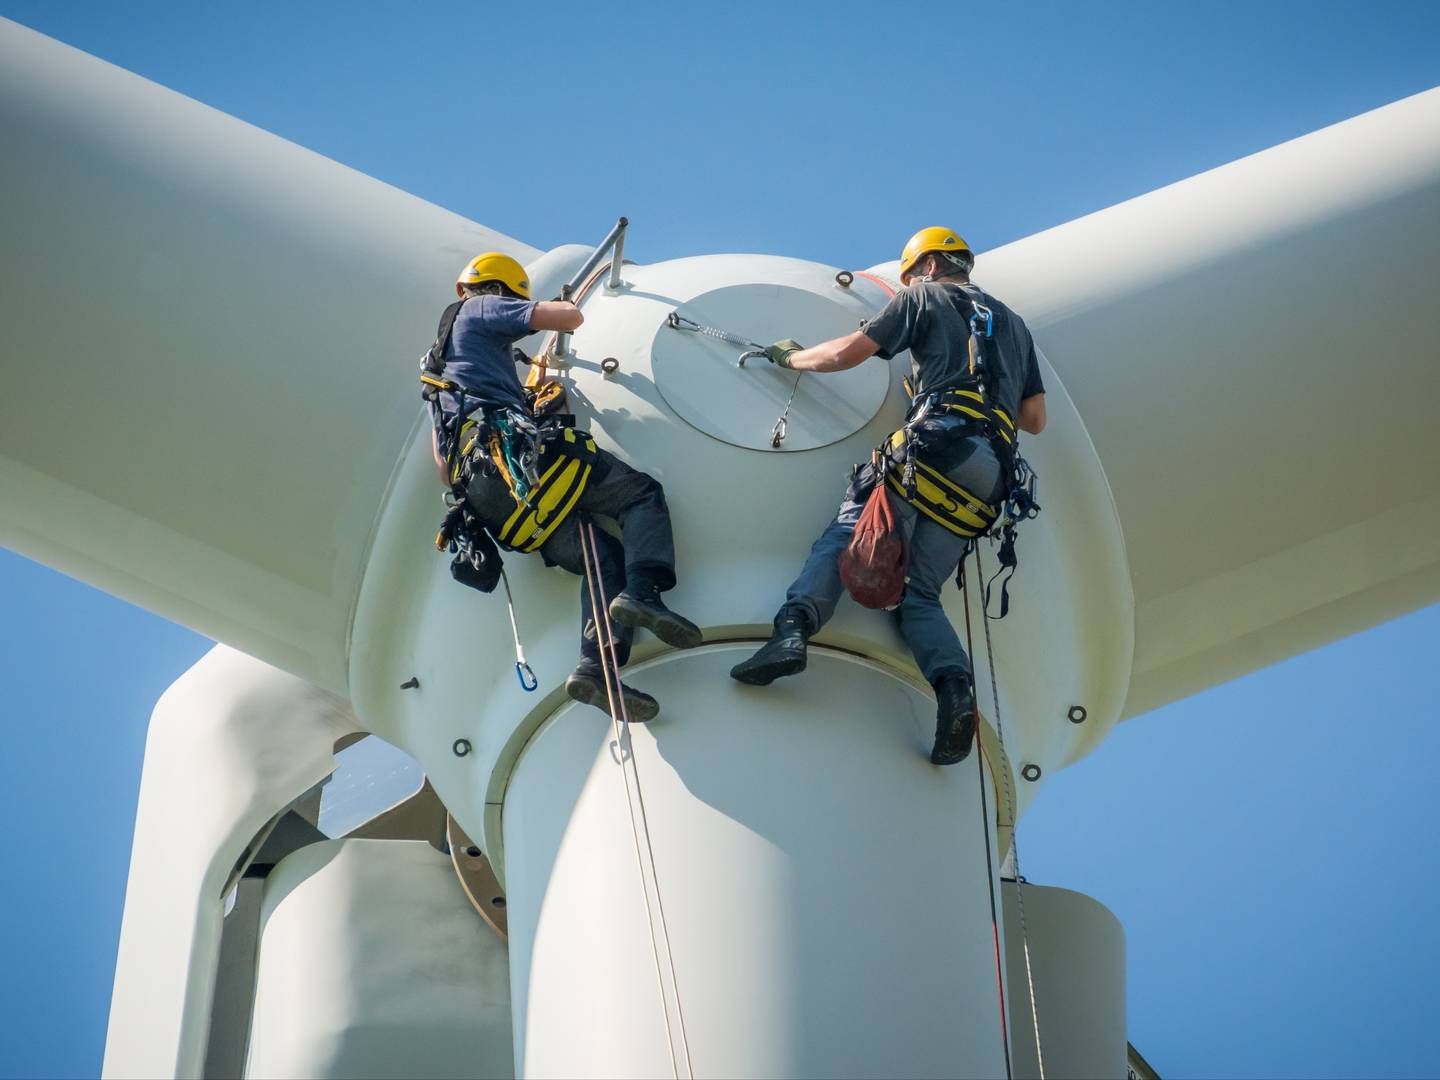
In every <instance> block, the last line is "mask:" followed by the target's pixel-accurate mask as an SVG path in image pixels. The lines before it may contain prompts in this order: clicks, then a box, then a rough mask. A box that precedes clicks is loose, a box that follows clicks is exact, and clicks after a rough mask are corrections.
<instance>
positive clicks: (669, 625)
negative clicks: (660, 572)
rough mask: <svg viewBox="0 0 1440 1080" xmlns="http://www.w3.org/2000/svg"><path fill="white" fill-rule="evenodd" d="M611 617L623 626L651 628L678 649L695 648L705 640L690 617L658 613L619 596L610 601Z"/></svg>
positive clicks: (655, 633)
mask: <svg viewBox="0 0 1440 1080" xmlns="http://www.w3.org/2000/svg"><path fill="white" fill-rule="evenodd" d="M610 618H612V619H614V620H615V621H616V622H617V623H619V624H620V625H621V626H628V627H631V628H632V629H635V630H649V631H650V633H652V634H654V635H655V636H656V637H657V638H659V639H660V640H661V641H663V642H665V644H666V645H672V646H674V647H675V648H677V649H693V648H695V646H697V645H699V644H700V643H701V642H702V641H703V640H704V637H703V635H702V634H701V633H700V628H699V627H698V626H696V625H695V624H694V623H692V622H691V621H690V620H689V619H687V618H684V617H683V616H681V615H676V614H675V613H674V612H673V611H670V612H666V613H663V614H658V615H657V614H655V613H654V612H653V611H651V610H650V609H649V608H644V607H641V606H640V605H639V604H630V603H627V602H626V601H625V599H624V598H623V597H619V596H617V597H616V598H615V599H614V600H611V601H610Z"/></svg>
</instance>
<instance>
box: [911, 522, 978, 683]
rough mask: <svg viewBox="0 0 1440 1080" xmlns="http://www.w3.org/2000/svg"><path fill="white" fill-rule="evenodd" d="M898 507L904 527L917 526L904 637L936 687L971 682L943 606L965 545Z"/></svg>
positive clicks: (966, 661) (913, 535)
mask: <svg viewBox="0 0 1440 1080" xmlns="http://www.w3.org/2000/svg"><path fill="white" fill-rule="evenodd" d="M895 501H896V503H897V504H899V505H898V506H897V512H898V514H899V515H900V519H901V521H902V522H903V523H905V524H907V525H908V524H909V523H910V522H914V526H913V532H911V533H910V540H909V554H910V559H909V565H908V566H907V568H906V574H905V596H904V598H903V599H902V600H901V601H900V607H899V609H898V610H897V612H896V614H897V615H898V618H899V623H900V633H901V635H902V636H903V637H904V638H905V643H906V644H907V645H909V646H910V651H911V652H912V653H914V655H915V663H916V664H917V665H918V666H919V668H920V672H921V674H922V675H924V676H925V678H926V680H927V681H929V682H930V683H931V684H932V685H933V684H934V683H935V682H936V681H937V680H938V679H941V678H943V677H944V676H946V675H964V676H967V677H968V676H969V674H970V658H969V657H968V656H966V655H965V650H964V648H963V647H962V646H961V644H960V635H959V634H957V633H956V632H955V627H954V626H953V625H952V624H951V622H950V617H949V616H948V615H946V614H945V609H944V608H943V607H941V606H940V593H941V591H942V590H943V589H944V588H945V584H946V582H948V581H950V579H951V578H953V577H954V576H955V571H956V570H957V569H958V567H959V565H960V556H961V555H962V554H963V553H964V551H965V543H966V542H965V539H964V538H963V537H959V536H956V535H955V534H954V533H952V532H951V531H950V530H949V529H947V528H945V527H944V526H943V525H939V524H937V523H935V522H933V521H931V520H930V519H929V518H921V517H919V515H918V514H917V513H916V511H915V509H914V507H912V506H911V505H910V504H909V503H906V502H903V501H902V500H899V499H897V500H895ZM917 519H918V520H917ZM907 531H909V530H908V529H907Z"/></svg>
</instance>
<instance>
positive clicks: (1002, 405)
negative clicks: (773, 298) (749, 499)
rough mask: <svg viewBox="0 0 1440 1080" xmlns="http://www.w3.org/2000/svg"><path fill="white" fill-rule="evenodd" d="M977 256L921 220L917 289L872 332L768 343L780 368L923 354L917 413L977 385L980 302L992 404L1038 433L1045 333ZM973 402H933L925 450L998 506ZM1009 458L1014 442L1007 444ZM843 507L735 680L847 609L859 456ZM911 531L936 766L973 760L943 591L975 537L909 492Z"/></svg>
mask: <svg viewBox="0 0 1440 1080" xmlns="http://www.w3.org/2000/svg"><path fill="white" fill-rule="evenodd" d="M973 262H974V256H973V255H972V254H971V251H970V248H969V247H968V245H966V243H965V241H964V240H962V239H960V237H959V236H958V235H957V234H956V233H954V232H953V231H951V230H949V229H944V228H939V227H932V228H928V229H922V230H920V231H919V232H918V233H916V234H915V235H914V236H913V237H911V239H910V242H909V243H908V244H906V245H905V250H904V252H903V253H902V254H901V256H900V280H901V282H902V283H904V285H905V288H903V289H902V290H901V291H900V292H898V293H897V294H896V295H895V296H894V298H892V299H891V301H890V303H888V304H887V305H886V306H885V308H884V309H883V310H882V311H881V312H880V313H879V314H878V315H876V316H875V318H873V319H871V320H870V321H869V322H868V323H867V324H865V326H864V327H863V328H862V329H861V330H857V331H856V332H855V333H853V334H849V335H847V336H846V337H842V338H836V339H834V340H833V341H827V342H825V343H824V344H821V345H816V346H814V347H813V348H808V349H807V348H803V347H802V346H801V345H800V344H799V342H796V341H789V340H787V341H782V342H778V343H777V344H775V345H772V346H770V348H768V349H766V350H765V354H766V356H767V357H768V358H769V359H770V360H771V361H772V362H773V363H776V364H778V365H780V366H781V367H787V368H790V369H792V370H794V371H813V372H829V371H845V370H846V369H848V368H852V367H855V366H856V365H858V364H860V363H862V362H864V361H865V360H867V359H869V358H870V357H872V356H880V357H882V358H883V359H886V360H888V359H890V358H891V357H893V356H895V355H896V354H898V353H901V352H904V351H905V350H906V349H909V350H910V360H911V378H910V381H911V391H912V394H913V398H914V400H913V402H912V414H911V415H912V417H913V416H915V415H916V413H915V411H914V410H915V409H916V408H917V407H921V408H923V407H924V405H925V403H926V402H927V401H929V402H930V403H931V404H934V403H935V402H938V401H941V400H943V399H944V396H945V393H946V392H947V391H952V392H953V391H962V392H963V391H974V390H975V389H976V382H977V376H976V375H975V374H974V371H973V369H972V367H971V358H970V355H969V350H968V346H969V342H970V336H971V326H970V320H971V318H972V317H974V316H975V314H976V312H977V310H978V309H977V307H976V305H977V304H978V305H980V308H981V309H985V310H988V312H989V325H988V330H989V337H988V339H987V344H986V347H985V358H986V359H985V383H984V396H985V399H986V401H987V402H988V403H989V404H990V405H991V406H993V407H994V410H995V412H997V413H999V414H1000V415H1001V418H1002V419H1001V420H1000V421H999V422H1001V423H1004V424H1006V425H1008V427H1009V436H1010V437H1011V438H1012V439H1013V438H1015V437H1016V431H1015V429H1016V428H1018V429H1019V430H1020V431H1026V432H1029V433H1030V434H1032V435H1038V434H1039V433H1040V431H1041V430H1043V429H1044V427H1045V386H1044V384H1043V383H1042V382H1041V380H1040V369H1039V363H1038V361H1037V358H1036V355H1035V343H1034V342H1033V341H1032V340H1031V337H1030V331H1029V330H1028V329H1027V328H1026V326H1025V323H1024V322H1023V321H1022V320H1021V318H1020V316H1018V315H1016V314H1015V313H1014V312H1013V311H1011V310H1010V309H1009V308H1007V307H1006V306H1005V305H1004V304H1002V303H1000V301H998V300H996V299H995V298H994V297H993V296H990V295H989V294H988V293H985V292H983V291H982V290H981V289H979V288H977V287H976V286H975V285H972V284H971V283H970V268H971V266H972V265H973ZM967 411H969V410H963V409H957V410H947V409H933V410H932V411H931V412H930V413H927V414H926V415H925V418H924V419H922V420H920V421H919V422H918V423H917V424H916V425H915V427H914V429H913V431H912V437H915V438H917V439H918V440H919V446H920V450H919V451H918V453H919V454H920V455H922V460H923V461H924V462H925V464H926V465H928V466H929V467H930V468H932V469H934V470H936V471H938V472H939V473H941V474H943V475H944V476H945V477H947V478H948V479H949V480H951V481H953V482H954V483H955V484H957V485H959V486H961V487H962V488H964V489H965V490H966V491H968V492H973V493H974V494H975V495H976V496H977V497H978V498H980V499H982V500H986V501H987V502H990V503H998V502H1000V501H1002V500H1003V499H1004V498H1005V496H1006V494H1007V492H1008V488H1009V484H1010V480H1011V477H1010V476H1008V475H1006V470H1005V468H1004V466H1003V465H1002V462H1001V456H1002V455H1001V454H997V452H996V448H997V445H999V446H1001V447H1002V448H1003V445H1004V444H1003V442H1002V443H998V444H997V442H996V441H995V439H996V433H995V432H994V431H993V430H990V428H993V426H994V424H993V423H991V424H989V426H988V427H987V421H985V420H983V419H977V417H978V416H979V414H978V413H975V414H973V415H966V412H967ZM1002 454H1003V449H1002ZM852 476H853V479H852V481H851V484H850V487H849V489H848V490H847V491H846V493H845V498H844V501H843V502H842V503H841V505H840V512H839V513H838V514H837V515H836V517H835V519H834V520H833V521H832V522H831V523H830V525H829V526H828V527H827V528H826V529H825V531H824V532H823V533H821V535H820V538H819V539H818V540H816V541H815V545H814V547H812V548H811V551H810V557H809V559H807V560H806V562H805V566H804V568H803V569H802V570H801V571H800V575H799V576H798V577H797V578H796V579H795V581H794V583H793V584H791V586H790V589H789V591H788V593H787V594H786V597H785V603H784V604H783V605H782V606H781V608H780V610H779V612H778V613H777V614H776V616H775V629H774V632H773V633H772V634H771V636H770V640H769V641H767V642H766V643H765V644H764V645H763V646H761V648H760V649H759V651H758V652H756V653H755V655H754V656H752V657H751V658H750V659H748V660H746V661H744V662H743V663H740V664H737V665H736V666H735V667H734V668H733V669H732V670H731V672H730V674H731V676H733V677H734V678H736V679H738V680H739V681H741V682H743V683H749V684H751V685H754V686H766V685H769V684H770V683H771V682H774V681H775V680H776V679H778V678H781V677H782V676H785V675H794V674H796V673H797V672H800V671H803V670H804V669H805V659H806V656H805V653H806V644H807V642H808V640H809V638H810V636H811V635H812V634H814V633H815V632H816V631H818V630H819V629H820V627H822V626H824V625H825V623H826V622H827V621H828V620H829V618H830V616H831V615H832V614H834V611H835V605H836V603H837V602H838V601H839V599H840V594H841V592H842V591H843V590H844V586H843V584H842V583H841V580H840V568H839V559H840V553H841V552H842V551H843V550H844V549H845V547H846V545H847V544H848V543H849V542H850V537H851V534H852V533H853V532H854V531H855V523H856V521H858V520H859V518H860V512H861V510H862V509H863V507H864V503H865V500H866V499H867V498H868V497H869V495H870V492H871V490H872V489H873V486H874V484H875V482H876V479H877V474H876V472H875V470H874V469H873V468H872V467H871V466H868V465H867V466H863V467H860V466H857V468H856V470H855V471H853V473H852ZM895 509H896V512H897V514H898V516H899V517H900V520H901V525H902V528H903V529H904V530H905V533H906V535H907V536H908V537H909V564H908V567H907V574H906V582H905V594H904V598H903V599H902V600H901V602H900V607H899V616H900V631H901V633H902V634H903V635H904V637H905V641H906V643H907V644H908V645H909V646H910V650H911V651H912V652H913V653H914V654H915V662H916V663H917V664H918V665H919V667H920V670H921V672H922V673H923V674H924V676H925V678H926V679H927V680H929V682H930V683H931V685H932V686H934V687H935V697H936V701H937V703H938V708H937V715H936V722H935V746H934V749H933V750H932V751H931V754H930V760H931V761H933V762H934V763H935V764H937V765H952V764H954V763H956V762H958V761H963V760H964V759H965V758H966V756H968V755H969V753H970V748H971V745H972V743H973V740H974V737H975V692H974V686H975V680H974V674H973V671H972V668H971V663H970V658H969V657H968V656H966V655H965V650H964V649H963V648H962V647H961V645H960V638H959V636H958V635H957V634H956V633H955V628H954V627H953V626H951V625H950V620H949V619H948V618H947V617H946V615H945V611H944V609H943V608H942V607H941V606H940V590H941V589H942V588H943V587H944V585H945V582H946V581H948V580H949V579H950V578H951V577H952V576H953V575H954V573H955V571H956V568H957V566H958V565H959V562H960V559H961V557H962V556H963V555H964V553H965V550H966V547H967V545H968V544H969V542H970V541H969V540H967V539H965V538H964V537H961V536H958V535H956V533H954V532H952V531H950V530H948V529H946V528H945V527H944V526H942V525H941V524H938V523H937V522H936V521H934V520H931V519H930V518H928V517H924V516H921V515H920V514H919V513H918V512H917V511H916V509H915V508H914V507H913V506H912V505H911V504H910V503H909V502H907V501H905V500H903V499H898V500H895Z"/></svg>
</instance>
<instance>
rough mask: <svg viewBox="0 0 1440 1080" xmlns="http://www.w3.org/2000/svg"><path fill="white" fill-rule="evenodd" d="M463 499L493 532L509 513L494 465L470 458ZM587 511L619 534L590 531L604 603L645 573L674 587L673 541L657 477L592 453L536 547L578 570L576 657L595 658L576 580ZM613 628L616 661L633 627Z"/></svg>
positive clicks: (589, 617) (590, 619)
mask: <svg viewBox="0 0 1440 1080" xmlns="http://www.w3.org/2000/svg"><path fill="white" fill-rule="evenodd" d="M466 497H467V499H468V500H469V502H470V505H471V506H473V507H474V508H475V512H476V513H477V514H478V515H479V516H480V519H481V520H482V521H483V522H484V523H485V525H486V527H487V528H489V529H490V531H491V534H492V535H493V534H495V533H498V532H499V530H500V526H501V525H503V524H504V523H505V521H506V519H507V518H509V517H510V515H511V514H512V513H513V512H514V511H515V500H514V498H513V497H512V496H511V494H510V489H509V487H507V486H506V484H505V481H504V479H503V478H502V477H501V476H500V475H499V474H498V473H497V472H496V471H495V469H494V468H493V467H487V466H486V465H485V464H484V463H481V462H477V468H476V470H475V474H474V476H473V477H472V478H471V480H470V484H469V487H468V488H467V490H466ZM594 515H599V516H602V517H607V518H611V519H612V520H614V521H615V522H616V523H617V524H618V525H619V526H620V535H621V537H622V538H623V541H622V540H616V539H615V538H614V537H613V536H611V535H610V534H609V533H608V532H606V531H605V530H603V529H601V528H598V527H597V528H595V529H594V530H593V531H594V535H595V556H596V558H597V559H598V560H599V563H600V579H599V581H597V582H595V588H596V591H597V593H598V592H600V591H602V590H603V592H604V596H605V601H607V602H608V601H609V600H612V599H614V597H615V595H616V594H617V593H619V592H620V590H621V589H623V588H624V587H625V585H626V584H631V585H634V584H636V582H637V580H638V576H640V575H643V576H647V577H649V578H650V579H651V580H653V581H654V582H655V583H656V585H658V586H659V588H660V589H661V590H664V589H670V588H673V587H674V585H675V539H674V535H673V533H672V531H671V528H670V508H669V507H668V506H667V505H666V503H665V489H664V488H662V487H661V486H660V482H659V481H658V480H656V479H655V478H654V477H653V476H651V475H650V474H649V473H643V472H641V471H640V470H639V469H632V468H631V467H630V466H629V465H627V464H625V462H623V461H621V460H620V459H619V458H617V457H615V456H614V455H613V454H611V453H609V452H608V451H606V450H600V451H598V460H597V461H596V462H595V467H594V469H593V470H592V472H591V474H590V480H589V482H588V483H587V484H586V485H585V490H584V491H583V492H582V493H581V495H580V499H579V501H578V502H577V503H576V504H575V509H574V510H572V511H571V512H570V514H569V516H568V517H566V519H565V520H564V521H563V522H562V523H561V525H560V527H559V528H557V529H556V530H555V531H554V532H553V533H551V534H550V538H549V539H548V540H546V541H545V543H544V544H543V545H542V546H541V548H540V555H541V556H542V557H543V558H544V560H545V562H546V564H547V565H549V566H559V567H562V568H564V569H566V570H568V571H570V573H572V574H579V575H580V577H581V579H582V580H581V582H580V656H581V658H582V659H586V660H595V661H598V660H599V658H600V653H599V646H598V644H597V641H596V628H595V612H594V610H593V609H592V607H591V604H590V586H589V584H588V583H587V582H586V581H585V580H583V579H584V578H585V557H584V554H583V550H582V548H581V545H580V540H581V529H582V528H584V526H585V525H586V524H587V522H588V519H589V518H590V517H592V516H594ZM589 535H590V530H589V529H586V531H585V536H586V538H587V540H588V538H589ZM597 599H598V597H597ZM613 630H614V632H615V650H616V652H617V653H618V655H619V660H620V663H621V664H624V663H626V662H627V661H628V660H629V658H630V642H631V639H632V638H633V637H634V631H633V630H632V629H631V628H630V627H628V626H620V625H618V624H614V625H613Z"/></svg>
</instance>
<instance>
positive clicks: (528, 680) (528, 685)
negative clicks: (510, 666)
mask: <svg viewBox="0 0 1440 1080" xmlns="http://www.w3.org/2000/svg"><path fill="white" fill-rule="evenodd" d="M515 677H516V678H517V679H519V680H520V688H521V689H522V690H524V691H525V692H526V693H527V694H533V693H534V692H535V690H536V689H537V688H538V687H539V686H540V680H539V679H537V678H536V677H535V672H533V671H531V670H530V665H529V664H527V663H526V662H525V661H524V660H516V661H515Z"/></svg>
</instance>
